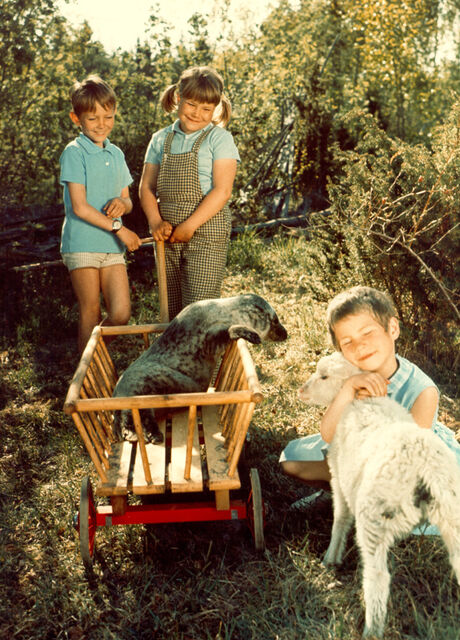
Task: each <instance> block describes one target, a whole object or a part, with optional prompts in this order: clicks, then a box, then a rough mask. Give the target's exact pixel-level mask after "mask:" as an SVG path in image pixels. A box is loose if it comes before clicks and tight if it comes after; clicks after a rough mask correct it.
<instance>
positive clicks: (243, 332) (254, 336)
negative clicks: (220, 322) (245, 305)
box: [228, 324, 262, 344]
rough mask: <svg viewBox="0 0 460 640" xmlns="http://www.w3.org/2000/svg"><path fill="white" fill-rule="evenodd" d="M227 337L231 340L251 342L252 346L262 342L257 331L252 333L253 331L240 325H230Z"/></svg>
mask: <svg viewBox="0 0 460 640" xmlns="http://www.w3.org/2000/svg"><path fill="white" fill-rule="evenodd" d="M228 335H229V336H230V339H231V340H238V338H244V339H245V340H247V341H248V342H252V344H260V343H261V342H262V340H261V339H260V336H259V334H258V333H257V331H254V329H250V328H249V327H245V326H244V325H242V324H232V326H231V327H229V329H228Z"/></svg>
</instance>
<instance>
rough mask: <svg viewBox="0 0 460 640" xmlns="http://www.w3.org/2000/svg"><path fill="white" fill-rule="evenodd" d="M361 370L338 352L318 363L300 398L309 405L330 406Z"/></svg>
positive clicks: (300, 391) (300, 390)
mask: <svg viewBox="0 0 460 640" xmlns="http://www.w3.org/2000/svg"><path fill="white" fill-rule="evenodd" d="M357 373H360V369H358V368H357V367H355V366H354V365H352V364H351V363H350V362H348V360H345V358H344V357H343V355H342V354H341V353H339V352H338V351H337V352H335V353H333V354H332V355H330V356H324V357H323V358H321V359H320V360H319V361H318V364H317V365H316V371H315V373H313V374H312V375H311V376H310V377H309V378H308V380H307V381H306V382H305V384H304V385H303V386H302V387H300V389H299V398H300V399H301V400H303V401H304V402H306V403H307V404H317V405H324V406H327V405H329V404H330V403H331V402H332V401H333V400H334V398H335V396H336V395H337V394H338V392H339V391H340V388H341V387H342V385H343V383H344V382H345V380H346V379H347V378H349V377H350V376H353V375H355V374H357Z"/></svg>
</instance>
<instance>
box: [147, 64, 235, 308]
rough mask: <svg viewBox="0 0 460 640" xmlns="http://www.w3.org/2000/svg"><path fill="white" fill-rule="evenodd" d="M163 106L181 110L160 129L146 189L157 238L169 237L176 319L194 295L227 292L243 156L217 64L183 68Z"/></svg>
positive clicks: (169, 110)
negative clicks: (233, 205)
mask: <svg viewBox="0 0 460 640" xmlns="http://www.w3.org/2000/svg"><path fill="white" fill-rule="evenodd" d="M161 106H162V108H163V109H164V110H165V111H166V112H167V113H172V112H173V111H177V119H176V121H175V122H174V123H173V124H172V125H170V126H168V127H166V128H164V129H161V130H160V131H157V132H156V133H154V134H153V136H152V138H151V140H150V143H149V145H148V147H147V152H146V154H145V160H144V169H143V173H142V178H141V182H140V186H139V195H140V200H141V205H142V208H143V210H144V212H145V215H146V217H147V220H148V223H149V227H150V231H151V234H152V236H153V238H154V239H155V240H156V241H159V240H163V241H165V258H166V280H167V288H168V306H169V319H170V320H172V319H173V318H174V316H175V315H177V314H178V313H179V311H180V310H181V309H183V308H184V307H185V306H186V305H188V304H190V303H192V302H196V301H197V300H204V299H208V298H218V297H220V290H221V285H222V280H223V277H224V272H225V264H226V260H227V250H228V244H229V240H230V231H231V217H230V210H229V208H228V205H227V202H228V200H229V198H230V196H231V193H232V188H233V182H234V179H235V175H236V167H237V162H239V160H240V157H239V154H238V150H237V148H236V146H235V143H234V141H233V137H232V135H231V133H230V132H228V131H227V130H226V129H225V128H224V127H225V125H226V124H227V123H228V121H229V120H230V116H231V105H230V102H229V100H228V99H227V97H226V96H225V94H224V92H223V81H222V78H221V76H220V75H219V74H218V73H217V72H216V71H215V70H214V69H212V68H210V67H192V68H190V69H187V70H186V71H184V72H183V73H182V75H181V77H180V79H179V81H178V82H177V83H176V84H173V85H170V86H169V87H168V88H167V89H166V90H165V91H164V93H163V95H162V97H161ZM219 125H220V126H219Z"/></svg>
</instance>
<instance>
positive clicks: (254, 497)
mask: <svg viewBox="0 0 460 640" xmlns="http://www.w3.org/2000/svg"><path fill="white" fill-rule="evenodd" d="M249 477H250V480H251V492H250V494H249V498H248V518H249V526H250V529H251V532H252V536H253V538H254V544H255V547H256V549H257V551H263V550H264V549H265V539H264V515H265V512H264V503H263V500H262V489H261V487H260V479H259V472H258V471H257V469H251V471H250V473H249Z"/></svg>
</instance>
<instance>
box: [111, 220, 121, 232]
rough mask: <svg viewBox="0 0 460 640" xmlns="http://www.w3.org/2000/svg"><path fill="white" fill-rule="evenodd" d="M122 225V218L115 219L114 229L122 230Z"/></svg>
mask: <svg viewBox="0 0 460 640" xmlns="http://www.w3.org/2000/svg"><path fill="white" fill-rule="evenodd" d="M121 227H122V224H121V220H114V221H113V222H112V231H120V229H121Z"/></svg>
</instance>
